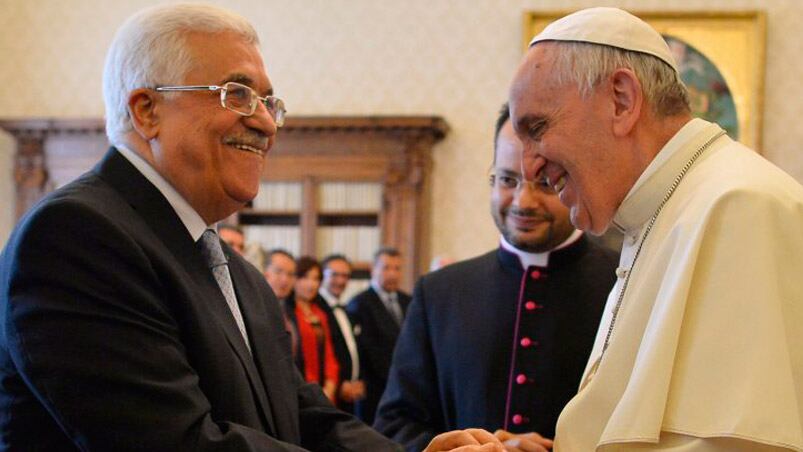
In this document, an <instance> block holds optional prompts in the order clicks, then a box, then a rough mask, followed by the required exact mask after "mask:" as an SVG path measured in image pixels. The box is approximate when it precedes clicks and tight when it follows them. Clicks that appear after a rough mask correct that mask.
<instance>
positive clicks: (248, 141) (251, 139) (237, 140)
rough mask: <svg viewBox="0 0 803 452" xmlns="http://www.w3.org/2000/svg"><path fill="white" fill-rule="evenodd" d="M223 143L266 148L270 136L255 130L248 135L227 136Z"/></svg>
mask: <svg viewBox="0 0 803 452" xmlns="http://www.w3.org/2000/svg"><path fill="white" fill-rule="evenodd" d="M223 144H244V145H246V146H251V147H255V148H259V149H264V148H265V147H266V146H267V145H268V137H267V135H265V134H264V133H256V132H255V133H249V134H247V135H238V136H233V137H226V138H224V139H223Z"/></svg>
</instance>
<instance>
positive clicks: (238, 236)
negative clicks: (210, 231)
mask: <svg viewBox="0 0 803 452" xmlns="http://www.w3.org/2000/svg"><path fill="white" fill-rule="evenodd" d="M217 233H218V235H219V236H220V240H223V241H224V242H226V245H229V246H230V247H231V249H233V250H234V251H236V252H237V254H239V255H240V256H242V255H243V253H244V252H245V234H243V229H242V228H241V227H239V226H235V225H233V224H226V223H224V224H221V225H219V226H218V228H217Z"/></svg>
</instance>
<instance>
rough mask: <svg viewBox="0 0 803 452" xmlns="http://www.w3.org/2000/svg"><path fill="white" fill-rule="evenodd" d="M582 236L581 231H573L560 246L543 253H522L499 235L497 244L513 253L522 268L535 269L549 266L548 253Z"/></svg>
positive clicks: (564, 246)
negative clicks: (533, 267)
mask: <svg viewBox="0 0 803 452" xmlns="http://www.w3.org/2000/svg"><path fill="white" fill-rule="evenodd" d="M582 236H583V231H580V230H578V229H575V230H574V232H572V233H571V235H569V237H568V238H567V239H566V240H564V241H563V242H561V244H560V245H558V246H556V247H555V248H553V249H551V250H549V251H544V252H543V253H529V252H527V251H522V250H520V249H518V248H516V247H515V246H513V245H511V244H510V243H508V241H507V240H505V236H503V235H500V238H499V242H500V246H501V247H502V248H504V249H505V250H507V251H508V252H510V253H513V254H515V255H516V256H518V258H519V262H521V266H522V268H527V267H532V266H535V267H547V266H548V265H549V254H550V253H552V252H553V251H557V250H559V249H562V248H566V247H567V246H569V245H571V244H572V243H574V242H576V241H578V240H579V239H580V237H582Z"/></svg>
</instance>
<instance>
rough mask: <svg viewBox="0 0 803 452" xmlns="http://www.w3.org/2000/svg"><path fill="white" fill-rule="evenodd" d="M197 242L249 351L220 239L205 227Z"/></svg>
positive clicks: (249, 347)
mask: <svg viewBox="0 0 803 452" xmlns="http://www.w3.org/2000/svg"><path fill="white" fill-rule="evenodd" d="M198 242H199V243H200V244H201V251H202V252H203V255H204V259H205V260H206V264H207V265H208V266H209V268H210V269H211V270H212V274H214V275H215V280H216V281H217V285H218V286H220V291H221V292H223V296H224V297H225V298H226V304H227V305H229V310H230V311H231V315H233V316H234V321H235V322H236V323H237V328H239V329H240V334H242V335H243V340H244V341H245V346H246V347H248V350H249V351H250V350H251V345H250V344H249V343H248V334H247V333H246V332H245V322H243V315H242V314H241V313H240V306H238V305H237V297H236V296H235V295H234V285H233V284H232V282H231V274H230V273H229V263H228V261H226V256H225V255H224V254H223V247H221V246H220V239H218V236H217V233H215V231H213V230H211V229H207V230H206V231H204V234H203V235H202V236H201V240H199V241H198Z"/></svg>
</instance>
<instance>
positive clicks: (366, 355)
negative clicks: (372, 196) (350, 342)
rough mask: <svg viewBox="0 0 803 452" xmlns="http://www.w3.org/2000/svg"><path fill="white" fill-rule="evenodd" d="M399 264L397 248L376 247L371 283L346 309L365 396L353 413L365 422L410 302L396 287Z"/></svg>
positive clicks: (376, 401)
mask: <svg viewBox="0 0 803 452" xmlns="http://www.w3.org/2000/svg"><path fill="white" fill-rule="evenodd" d="M401 264H402V258H401V253H399V251H398V250H397V249H395V248H388V247H383V248H380V249H379V250H377V252H376V253H374V262H373V265H372V267H371V286H370V287H369V288H368V289H366V290H365V291H363V292H360V293H359V294H357V295H355V296H354V298H352V299H351V301H350V302H349V304H348V306H347V308H346V309H347V311H348V313H349V315H350V316H351V319H352V322H353V324H354V331H355V333H356V337H357V347H358V349H359V352H360V369H361V371H362V376H363V380H364V381H365V398H364V399H362V400H359V401H357V403H356V406H355V414H356V415H357V417H359V418H360V419H362V420H363V421H364V422H365V423H367V424H369V425H370V424H371V423H373V421H374V415H375V413H376V407H377V406H378V405H379V399H380V398H381V397H382V393H383V392H384V391H385V384H386V383H387V381H388V371H389V370H390V359H391V357H392V356H393V348H394V347H395V346H396V338H397V337H398V336H399V331H400V328H401V324H402V321H403V320H404V314H405V313H406V312H407V306H408V305H409V304H410V295H408V294H406V293H404V292H402V291H401V290H399V285H400V284H401Z"/></svg>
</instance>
